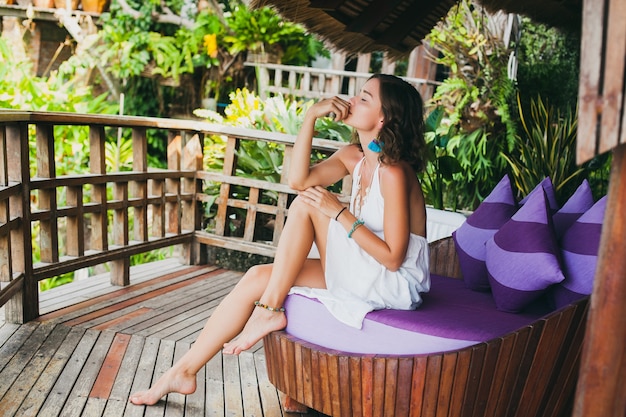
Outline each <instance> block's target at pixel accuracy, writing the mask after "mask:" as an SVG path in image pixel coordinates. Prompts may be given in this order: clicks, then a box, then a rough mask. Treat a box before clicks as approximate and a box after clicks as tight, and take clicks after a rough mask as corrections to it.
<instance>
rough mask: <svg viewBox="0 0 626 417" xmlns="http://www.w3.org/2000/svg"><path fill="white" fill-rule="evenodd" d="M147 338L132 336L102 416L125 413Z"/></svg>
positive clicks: (115, 416)
mask: <svg viewBox="0 0 626 417" xmlns="http://www.w3.org/2000/svg"><path fill="white" fill-rule="evenodd" d="M145 340H146V339H145V338H143V337H139V336H134V335H133V336H131V338H130V341H129V342H128V346H127V347H126V351H125V352H124V358H123V359H122V365H121V367H120V370H119V372H118V373H117V377H116V378H115V383H114V384H113V388H112V389H111V393H110V394H109V400H108V401H107V405H106V408H105V410H104V413H103V414H102V417H119V416H122V415H124V411H125V410H126V407H127V406H128V397H129V396H130V389H131V386H132V384H133V380H134V378H135V374H136V373H137V365H138V364H139V360H140V357H141V352H142V350H143V347H144V342H145Z"/></svg>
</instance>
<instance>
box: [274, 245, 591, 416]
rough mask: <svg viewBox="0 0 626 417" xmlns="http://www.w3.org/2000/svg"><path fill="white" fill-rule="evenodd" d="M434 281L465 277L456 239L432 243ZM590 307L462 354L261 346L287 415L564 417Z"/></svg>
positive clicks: (571, 308) (278, 341) (285, 339)
mask: <svg viewBox="0 0 626 417" xmlns="http://www.w3.org/2000/svg"><path fill="white" fill-rule="evenodd" d="M430 251H431V252H430V254H431V273H432V274H437V275H441V276H446V277H454V278H460V269H459V265H458V260H457V258H456V253H455V248H454V242H453V240H452V239H451V238H445V239H441V240H439V241H436V242H432V243H431V244H430ZM587 304H588V298H585V299H582V300H580V301H577V302H575V303H572V304H570V305H568V306H566V307H564V308H561V309H559V310H557V311H554V312H551V313H549V314H547V315H545V316H542V317H541V318H540V319H538V320H536V321H534V322H532V323H530V324H528V325H526V326H523V327H521V328H519V329H518V330H516V331H513V332H510V333H508V334H504V335H502V336H501V337H495V338H493V339H491V340H488V341H486V342H483V343H478V344H475V345H471V346H468V347H464V348H462V349H457V350H452V351H446V352H439V353H428V354H417V355H377V354H351V353H346V352H342V351H338V350H333V349H327V348H324V347H321V346H318V345H315V344H312V343H308V342H305V341H302V340H300V339H298V338H296V337H294V336H292V335H290V334H288V333H287V332H285V331H279V332H273V333H271V334H269V335H268V336H266V337H265V339H264V346H265V353H266V358H267V367H268V373H269V378H270V381H271V382H272V383H273V384H274V385H275V386H276V387H277V388H278V389H279V390H280V391H282V392H284V393H285V394H286V399H285V408H286V409H288V410H293V411H302V408H303V407H305V408H306V407H310V408H313V409H315V410H318V411H321V412H323V413H325V414H328V415H331V416H376V415H378V416H440V415H444V416H451V417H452V416H477V417H478V416H480V417H483V416H489V417H494V416H519V417H531V416H564V415H569V414H568V413H570V412H571V407H572V406H573V398H574V391H575V386H576V379H577V372H578V361H579V357H580V354H581V348H582V340H583V335H584V328H585V326H584V324H585V319H586V315H587Z"/></svg>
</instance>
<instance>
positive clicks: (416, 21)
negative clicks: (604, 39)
mask: <svg viewBox="0 0 626 417" xmlns="http://www.w3.org/2000/svg"><path fill="white" fill-rule="evenodd" d="M581 2H582V0H480V3H481V4H482V5H483V6H484V7H485V8H486V9H487V10H489V11H492V12H493V11H497V10H504V11H506V12H510V13H519V14H525V15H528V16H530V17H531V18H533V19H534V20H536V21H539V22H542V23H547V24H550V25H552V26H557V27H561V28H564V29H568V30H580V22H581V10H582V3H581ZM456 3H457V0H253V1H252V5H253V6H254V7H262V6H273V7H274V8H276V9H277V10H278V11H279V12H280V13H281V15H283V16H284V17H285V18H286V19H289V20H291V21H294V22H297V23H301V24H303V25H304V26H305V27H307V29H308V30H309V31H311V32H313V33H316V34H317V35H318V36H320V37H321V38H322V39H325V40H327V41H329V42H330V43H332V44H333V45H334V46H335V47H337V48H338V49H341V50H344V51H347V52H373V51H387V52H389V53H390V54H391V55H406V54H408V53H410V52H411V51H412V50H413V49H414V48H415V47H416V46H418V45H420V44H421V42H422V39H423V38H424V37H425V36H426V35H427V34H428V33H429V32H430V30H431V29H432V28H433V26H435V25H436V24H437V22H439V21H440V20H441V19H442V18H443V17H444V16H445V15H446V14H447V13H448V11H449V10H450V9H451V8H452V7H453V6H454V5H455V4H456Z"/></svg>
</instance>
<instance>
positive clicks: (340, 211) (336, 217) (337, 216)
mask: <svg viewBox="0 0 626 417" xmlns="http://www.w3.org/2000/svg"><path fill="white" fill-rule="evenodd" d="M346 209H347V207H344V208H342V209H341V210H339V213H337V215H336V216H335V221H336V220H338V219H339V216H341V213H343V211H344V210H346Z"/></svg>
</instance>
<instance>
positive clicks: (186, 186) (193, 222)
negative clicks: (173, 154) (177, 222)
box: [181, 132, 205, 265]
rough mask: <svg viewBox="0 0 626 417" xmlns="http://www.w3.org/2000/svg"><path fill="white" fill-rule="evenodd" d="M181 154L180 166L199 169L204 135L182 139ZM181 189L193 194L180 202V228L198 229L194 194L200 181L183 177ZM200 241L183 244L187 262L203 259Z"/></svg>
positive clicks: (199, 219) (199, 187)
mask: <svg viewBox="0 0 626 417" xmlns="http://www.w3.org/2000/svg"><path fill="white" fill-rule="evenodd" d="M188 135H189V133H188V132H185V133H184V135H183V139H186V138H187V136H188ZM184 142H185V143H184V145H183V148H182V150H183V155H182V161H181V164H182V168H183V170H186V171H187V170H188V171H195V172H197V171H201V170H202V164H203V157H202V152H203V150H202V148H203V142H204V136H203V135H202V136H201V135H200V134H198V133H196V134H194V135H193V136H192V137H191V138H189V140H187V141H184ZM182 189H183V190H182V191H183V193H184V194H191V195H192V196H193V198H192V199H190V200H187V199H185V200H183V201H182V202H181V207H182V219H181V222H182V228H183V230H184V231H187V232H189V231H194V230H198V229H200V224H201V222H202V219H201V217H200V210H198V204H199V203H198V202H197V201H196V199H195V196H196V195H197V194H199V193H201V192H202V182H201V180H197V179H196V177H195V176H194V177H193V178H183V180H182ZM200 246H201V245H200V243H198V242H196V241H194V242H192V243H191V244H186V245H183V256H184V259H185V261H186V262H187V263H188V264H191V265H196V264H200V263H203V261H204V259H205V254H204V253H203V252H204V251H202V250H201V248H200Z"/></svg>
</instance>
